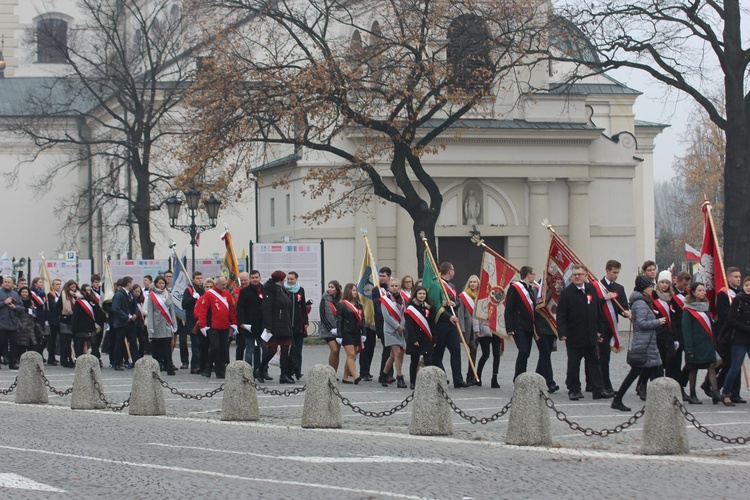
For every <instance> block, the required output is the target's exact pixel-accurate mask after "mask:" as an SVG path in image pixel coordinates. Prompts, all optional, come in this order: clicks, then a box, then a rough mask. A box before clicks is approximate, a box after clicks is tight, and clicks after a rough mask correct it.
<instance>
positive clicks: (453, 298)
mask: <svg viewBox="0 0 750 500" xmlns="http://www.w3.org/2000/svg"><path fill="white" fill-rule="evenodd" d="M441 279H442V278H441ZM443 283H444V284H445V289H446V290H447V291H448V300H450V301H451V302H455V301H456V289H455V288H453V285H451V284H450V283H448V282H447V281H445V280H443Z"/></svg>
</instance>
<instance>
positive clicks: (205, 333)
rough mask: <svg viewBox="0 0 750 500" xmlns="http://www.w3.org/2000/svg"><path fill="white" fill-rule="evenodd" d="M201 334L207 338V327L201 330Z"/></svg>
mask: <svg viewBox="0 0 750 500" xmlns="http://www.w3.org/2000/svg"><path fill="white" fill-rule="evenodd" d="M201 333H202V334H203V335H204V336H206V337H208V327H207V326H206V327H204V328H201Z"/></svg>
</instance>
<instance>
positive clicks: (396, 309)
mask: <svg viewBox="0 0 750 500" xmlns="http://www.w3.org/2000/svg"><path fill="white" fill-rule="evenodd" d="M380 303H381V304H382V305H383V306H385V308H386V310H387V311H388V314H390V315H391V317H392V318H393V319H395V320H396V321H398V322H399V323H400V322H401V320H402V319H403V312H402V311H403V309H402V308H401V306H399V305H398V304H397V303H396V302H395V301H394V300H392V299H391V298H390V297H389V296H388V294H387V293H386V294H385V295H381V296H380Z"/></svg>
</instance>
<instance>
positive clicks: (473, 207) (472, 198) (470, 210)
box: [464, 189, 482, 226]
mask: <svg viewBox="0 0 750 500" xmlns="http://www.w3.org/2000/svg"><path fill="white" fill-rule="evenodd" d="M481 209H482V205H481V204H480V203H479V198H477V195H476V194H474V190H473V189H469V194H468V195H467V196H466V201H465V202H464V218H465V219H466V225H467V226H473V225H476V224H479V213H480V211H481Z"/></svg>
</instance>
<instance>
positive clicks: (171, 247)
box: [169, 241, 195, 281]
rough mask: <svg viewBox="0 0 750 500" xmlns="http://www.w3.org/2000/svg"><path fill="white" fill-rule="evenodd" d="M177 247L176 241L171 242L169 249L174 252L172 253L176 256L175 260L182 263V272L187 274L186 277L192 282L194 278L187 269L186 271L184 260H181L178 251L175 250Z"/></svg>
mask: <svg viewBox="0 0 750 500" xmlns="http://www.w3.org/2000/svg"><path fill="white" fill-rule="evenodd" d="M176 247H177V243H175V242H174V241H170V242H169V249H170V250H172V253H173V254H174V257H175V259H177V262H179V263H180V267H181V268H182V272H183V273H185V276H186V277H187V278H188V280H191V281H192V278H191V277H190V275H189V274H188V272H187V269H185V264H183V263H182V259H181V258H180V256H179V255H177V250H175V248H176ZM193 271H195V269H193Z"/></svg>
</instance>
